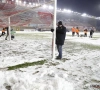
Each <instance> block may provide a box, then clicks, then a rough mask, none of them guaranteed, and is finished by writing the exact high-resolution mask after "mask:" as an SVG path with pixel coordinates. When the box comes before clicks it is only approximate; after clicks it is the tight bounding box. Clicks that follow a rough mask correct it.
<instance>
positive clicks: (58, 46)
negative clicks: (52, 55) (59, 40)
mask: <svg viewBox="0 0 100 90" xmlns="http://www.w3.org/2000/svg"><path fill="white" fill-rule="evenodd" d="M57 50H58V53H59V54H58V57H60V58H62V45H57Z"/></svg>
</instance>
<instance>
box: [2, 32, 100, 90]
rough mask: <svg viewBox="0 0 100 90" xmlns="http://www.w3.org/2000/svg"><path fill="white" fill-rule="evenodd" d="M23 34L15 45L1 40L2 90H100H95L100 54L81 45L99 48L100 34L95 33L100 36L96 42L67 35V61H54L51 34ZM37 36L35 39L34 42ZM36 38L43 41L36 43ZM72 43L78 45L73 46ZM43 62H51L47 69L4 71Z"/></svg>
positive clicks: (98, 51)
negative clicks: (17, 66) (9, 67)
mask: <svg viewBox="0 0 100 90" xmlns="http://www.w3.org/2000/svg"><path fill="white" fill-rule="evenodd" d="M24 33H25V34H23V32H21V33H20V32H19V33H18V34H23V35H22V36H21V35H19V36H18V35H16V36H15V39H14V40H13V41H9V40H4V38H5V36H3V37H1V38H0V52H1V54H0V90H100V89H98V88H94V87H92V85H100V50H98V49H95V50H94V49H93V50H89V49H84V48H82V47H81V45H80V43H85V44H90V45H98V46H100V34H99V33H97V34H96V33H94V37H97V36H98V37H97V38H96V39H91V38H89V37H77V36H75V37H71V33H70V32H69V33H67V37H66V41H65V45H64V47H63V48H64V49H63V57H64V58H65V60H66V59H68V60H66V61H60V60H58V61H57V60H53V61H52V59H51V52H52V51H51V50H52V49H51V47H52V43H51V42H52V39H51V37H52V34H51V33H50V32H31V33H28V32H24ZM24 35H25V37H24ZM34 35H36V38H32V37H34ZM37 35H39V36H40V37H41V40H40V39H37V38H38V37H37ZM42 35H43V36H45V37H42ZM68 42H70V44H68ZM71 42H72V43H75V42H76V43H77V44H75V45H72V44H71ZM56 54H57V50H56ZM44 59H47V61H48V63H47V64H44V65H37V66H30V67H27V68H20V69H16V70H12V71H8V70H7V69H6V68H5V67H8V66H13V65H17V64H22V63H25V62H34V61H40V60H44ZM53 64H54V65H53Z"/></svg>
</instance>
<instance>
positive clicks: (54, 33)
mask: <svg viewBox="0 0 100 90" xmlns="http://www.w3.org/2000/svg"><path fill="white" fill-rule="evenodd" d="M56 16H57V0H54V22H53V27H54V32H53V52H52V59H53V60H54V59H55V37H56V19H57V18H56Z"/></svg>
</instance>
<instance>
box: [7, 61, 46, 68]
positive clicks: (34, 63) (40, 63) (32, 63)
mask: <svg viewBox="0 0 100 90" xmlns="http://www.w3.org/2000/svg"><path fill="white" fill-rule="evenodd" d="M46 61H47V60H41V61H37V62H31V63H29V62H26V63H23V64H18V65H15V66H9V67H7V68H8V70H15V69H18V68H26V67H28V66H35V65H43V64H44V63H46Z"/></svg>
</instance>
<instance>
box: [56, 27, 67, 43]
mask: <svg viewBox="0 0 100 90" xmlns="http://www.w3.org/2000/svg"><path fill="white" fill-rule="evenodd" d="M65 37H66V27H64V26H62V27H57V28H56V44H57V45H64V41H65Z"/></svg>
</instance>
